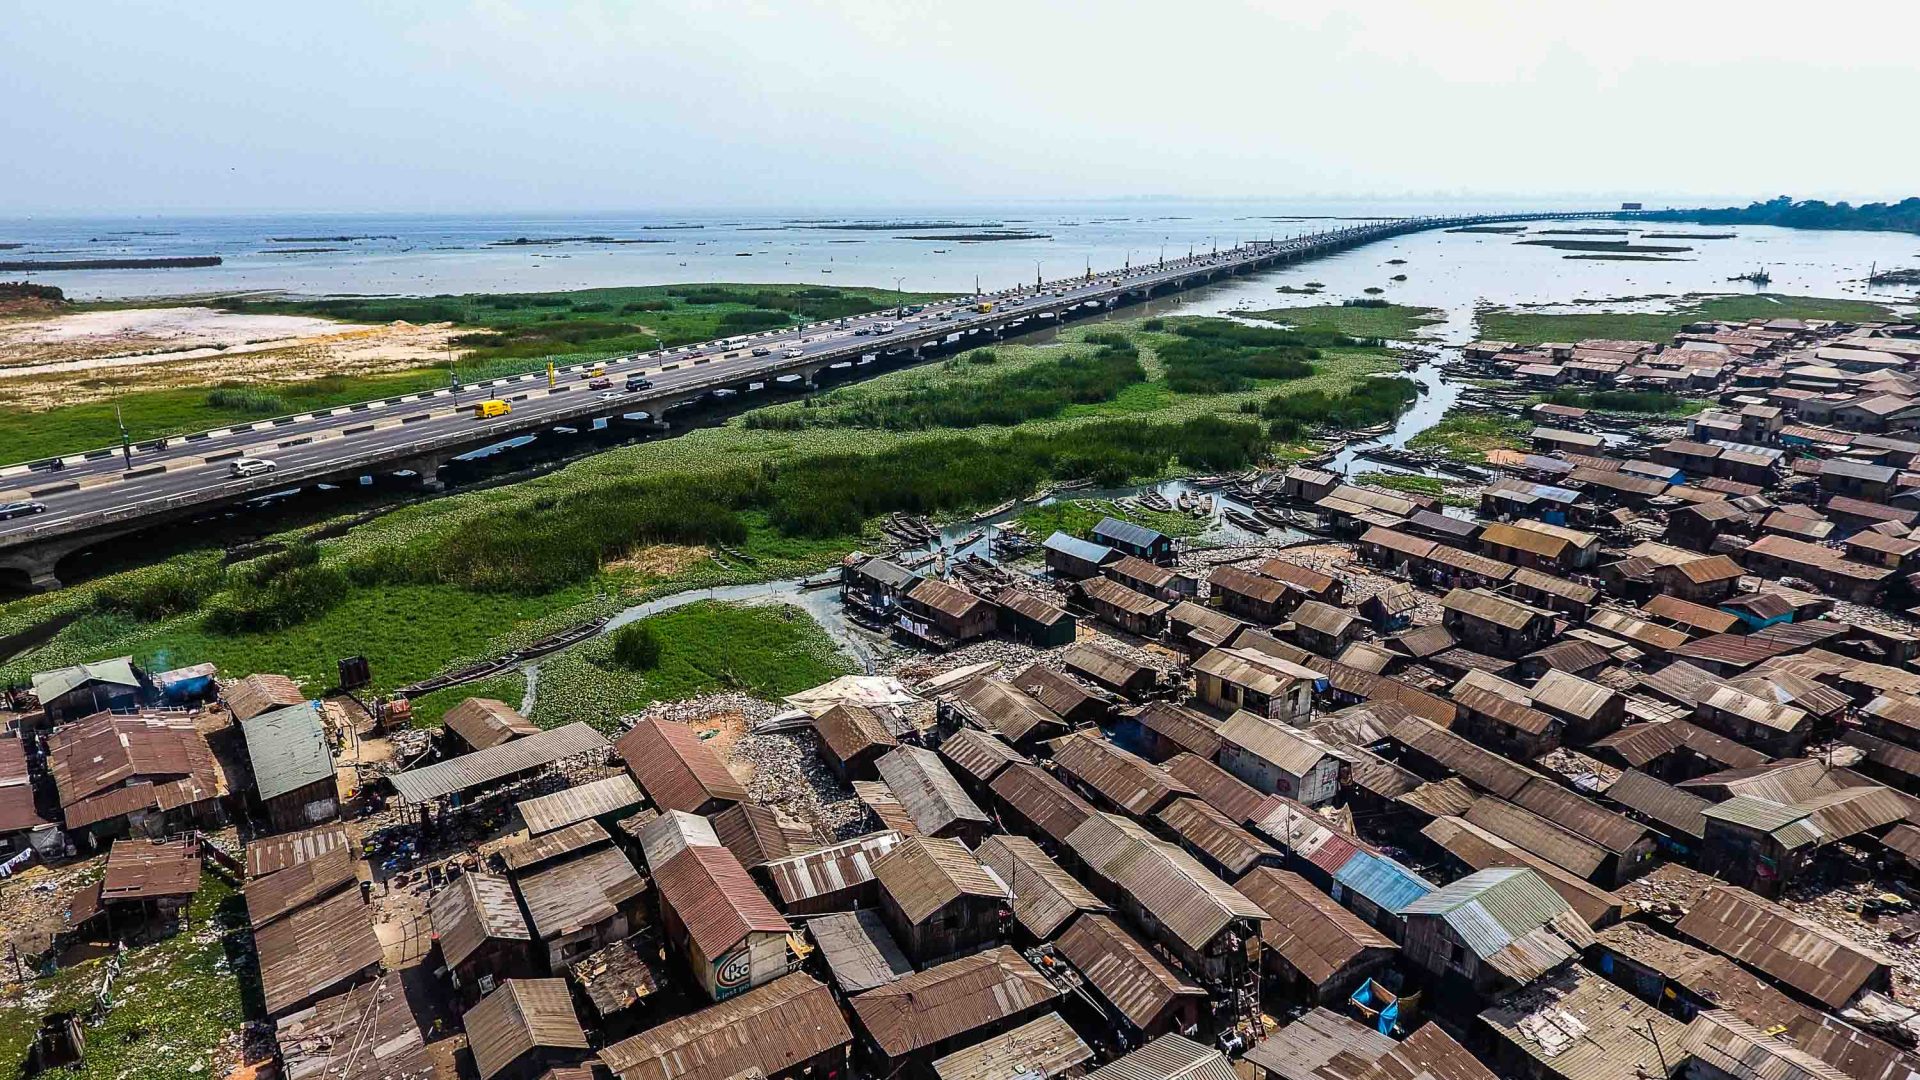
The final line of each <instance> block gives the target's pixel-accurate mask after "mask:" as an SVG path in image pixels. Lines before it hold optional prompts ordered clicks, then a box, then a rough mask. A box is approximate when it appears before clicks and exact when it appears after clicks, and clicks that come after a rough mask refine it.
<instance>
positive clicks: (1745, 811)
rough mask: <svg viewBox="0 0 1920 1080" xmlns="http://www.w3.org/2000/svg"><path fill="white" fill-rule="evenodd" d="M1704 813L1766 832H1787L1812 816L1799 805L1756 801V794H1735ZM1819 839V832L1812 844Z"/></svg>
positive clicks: (1816, 833)
mask: <svg viewBox="0 0 1920 1080" xmlns="http://www.w3.org/2000/svg"><path fill="white" fill-rule="evenodd" d="M1701 813H1702V814H1703V815H1704V816H1706V817H1707V818H1709V819H1711V820H1713V821H1724V822H1727V823H1728V824H1732V825H1741V826H1745V827H1746V828H1749V829H1758V830H1759V831H1761V832H1764V833H1770V832H1773V831H1775V830H1777V829H1785V828H1786V827H1787V826H1789V825H1792V824H1795V823H1796V822H1803V821H1805V820H1807V817H1808V811H1806V810H1804V809H1802V808H1800V807H1798V806H1788V805H1786V804H1784V803H1777V802H1773V801H1772V800H1769V799H1760V798H1755V797H1754V796H1752V795H1735V796H1734V797H1733V798H1731V799H1728V800H1727V801H1726V802H1723V803H1718V804H1716V805H1714V806H1710V807H1708V808H1707V809H1705V810H1703V811H1701ZM1818 840H1819V833H1818V832H1817V831H1816V832H1815V833H1814V835H1813V837H1812V838H1811V839H1810V840H1808V842H1818ZM1788 846H1790V847H1791V846H1798V845H1788Z"/></svg>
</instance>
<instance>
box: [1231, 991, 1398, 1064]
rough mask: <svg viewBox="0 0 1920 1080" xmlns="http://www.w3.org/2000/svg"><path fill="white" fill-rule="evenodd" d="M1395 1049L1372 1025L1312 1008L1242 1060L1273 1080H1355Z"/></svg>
mask: <svg viewBox="0 0 1920 1080" xmlns="http://www.w3.org/2000/svg"><path fill="white" fill-rule="evenodd" d="M1394 1046H1395V1043H1394V1041H1393V1040H1392V1039H1390V1038H1388V1037H1387V1036H1385V1035H1382V1034H1381V1033H1380V1032H1378V1031H1376V1030H1374V1029H1373V1028H1371V1027H1368V1026H1366V1025H1364V1024H1360V1023H1357V1022H1356V1021H1354V1020H1351V1019H1349V1018H1347V1017H1345V1016H1342V1015H1341V1014H1339V1013H1336V1012H1334V1011H1332V1010H1330V1009H1326V1008H1314V1009H1311V1010H1309V1011H1308V1012H1307V1013H1306V1014H1305V1015H1303V1016H1301V1017H1300V1019H1298V1020H1295V1021H1294V1022H1293V1023H1291V1024H1287V1025H1286V1026H1284V1027H1282V1028H1280V1029H1279V1030H1277V1031H1275V1032H1274V1033H1273V1034H1272V1035H1269V1036H1268V1037H1267V1038H1265V1039H1263V1040H1261V1041H1260V1042H1258V1043H1255V1044H1254V1045H1253V1046H1252V1047H1251V1048H1249V1049H1248V1050H1247V1054H1246V1059H1247V1060H1248V1061H1251V1062H1253V1063H1254V1064H1255V1065H1258V1066H1260V1067H1261V1068H1262V1069H1265V1070H1266V1072H1267V1074H1268V1075H1269V1076H1271V1077H1273V1078H1275V1080H1355V1078H1357V1077H1358V1076H1359V1075H1360V1074H1361V1073H1362V1072H1363V1071H1365V1069H1366V1068H1367V1067H1368V1066H1369V1065H1371V1064H1372V1063H1373V1062H1374V1061H1375V1060H1377V1059H1379V1058H1381V1057H1383V1056H1384V1055H1386V1054H1387V1053H1389V1052H1391V1051H1392V1050H1393V1048H1394Z"/></svg>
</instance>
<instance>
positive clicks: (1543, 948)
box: [1401, 866, 1593, 995]
mask: <svg viewBox="0 0 1920 1080" xmlns="http://www.w3.org/2000/svg"><path fill="white" fill-rule="evenodd" d="M1401 914H1403V915H1405V916H1406V920H1407V936H1406V940H1405V941H1404V942H1402V943H1401V947H1402V948H1403V949H1405V950H1406V955H1407V959H1408V960H1410V961H1412V962H1413V963H1415V964H1418V965H1419V966H1420V967H1422V968H1424V969H1425V970H1426V971H1427V972H1428V973H1429V974H1430V975H1431V976H1432V977H1433V978H1434V979H1435V980H1437V981H1438V982H1439V983H1440V984H1442V985H1448V984H1450V985H1454V986H1457V987H1459V988H1461V989H1465V990H1470V991H1471V992H1473V993H1476V994H1481V995H1485V994H1490V993H1494V992H1497V991H1498V990H1500V989H1502V988H1511V987H1517V986H1526V985H1527V984H1528V983H1531V982H1533V981H1534V980H1535V979H1538V978H1540V977H1541V976H1542V975H1545V974H1547V973H1548V972H1550V971H1552V970H1554V969H1555V968H1557V967H1560V966H1561V965H1562V964H1565V963H1567V962H1569V961H1571V960H1573V959H1574V958H1576V957H1577V956H1579V955H1580V951H1581V950H1582V949H1585V948H1586V947H1587V946H1589V945H1592V944H1593V931H1592V930H1591V929H1589V928H1588V926H1587V924H1586V922H1585V921H1583V920H1582V919H1581V918H1580V916H1579V915H1577V914H1575V913H1574V911H1573V909H1572V908H1571V907H1569V906H1568V905H1567V902H1566V901H1565V900H1563V899H1561V897H1560V894H1559V893H1557V892H1555V891H1554V890H1553V889H1552V887H1550V886H1549V885H1548V884H1547V882H1546V881H1545V879H1543V878H1541V877H1540V875H1539V874H1536V873H1534V872H1533V871H1532V870H1527V869H1521V868H1516V867H1510V866H1509V867H1498V868H1495V869H1489V870H1478V871H1475V872H1474V873H1471V874H1468V875H1467V876H1466V877H1463V878H1461V879H1460V880H1458V881H1456V882H1454V883H1453V884H1451V885H1446V886H1443V887H1441V888H1439V889H1437V890H1435V891H1433V892H1431V893H1428V894H1427V895H1426V896H1423V897H1421V898H1419V899H1418V900H1415V901H1414V902H1413V903H1411V904H1409V905H1407V906H1406V907H1405V908H1403V909H1402V910H1401Z"/></svg>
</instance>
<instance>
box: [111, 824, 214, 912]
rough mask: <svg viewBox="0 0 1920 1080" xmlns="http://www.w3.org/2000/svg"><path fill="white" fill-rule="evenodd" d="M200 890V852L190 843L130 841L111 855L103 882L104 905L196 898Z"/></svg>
mask: <svg viewBox="0 0 1920 1080" xmlns="http://www.w3.org/2000/svg"><path fill="white" fill-rule="evenodd" d="M199 890H200V852H199V849H198V848H197V847H195V845H194V843H193V842H192V841H190V840H175V841H170V842H169V841H160V840H143V839H139V838H129V839H125V840H118V841H115V842H114V845H113V847H112V848H111V849H110V850H109V851H108V852H107V869H106V876H105V877H103V878H101V880H100V899H101V901H102V902H104V903H109V904H110V903H113V902H115V901H120V900H145V899H150V898H155V897H163V896H171V897H179V896H192V895H193V894H194V893H196V892H198V891H199Z"/></svg>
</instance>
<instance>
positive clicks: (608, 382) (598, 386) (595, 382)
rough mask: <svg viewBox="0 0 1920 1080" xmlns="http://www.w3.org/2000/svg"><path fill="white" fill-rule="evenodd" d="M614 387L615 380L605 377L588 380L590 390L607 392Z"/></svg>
mask: <svg viewBox="0 0 1920 1080" xmlns="http://www.w3.org/2000/svg"><path fill="white" fill-rule="evenodd" d="M612 386H613V380H612V379H609V378H607V377H606V376H605V375H602V376H600V377H599V378H597V379H588V380H587V389H589V390H607V389H611V388H612Z"/></svg>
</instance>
